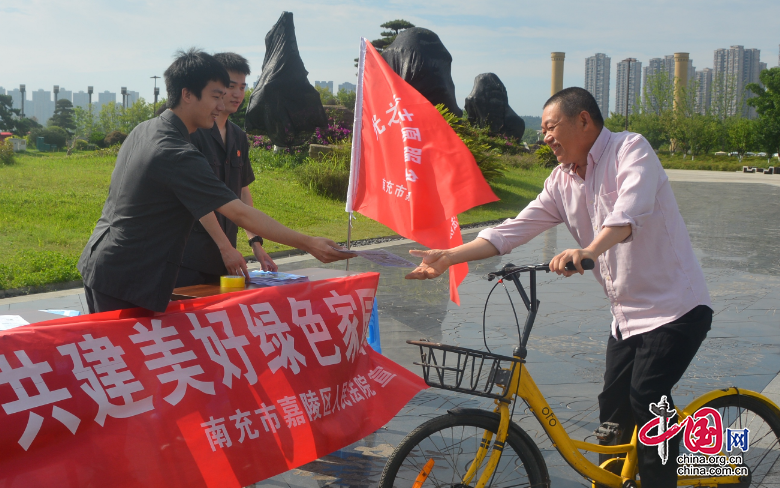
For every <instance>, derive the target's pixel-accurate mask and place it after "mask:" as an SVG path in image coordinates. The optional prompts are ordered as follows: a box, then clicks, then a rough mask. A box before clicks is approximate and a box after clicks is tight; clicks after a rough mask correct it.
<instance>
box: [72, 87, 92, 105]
mask: <svg viewBox="0 0 780 488" xmlns="http://www.w3.org/2000/svg"><path fill="white" fill-rule="evenodd" d="M73 106H74V107H81V108H83V109H84V110H89V93H87V92H85V91H83V90H82V91H79V92H77V93H74V94H73Z"/></svg>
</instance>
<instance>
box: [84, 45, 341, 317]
mask: <svg viewBox="0 0 780 488" xmlns="http://www.w3.org/2000/svg"><path fill="white" fill-rule="evenodd" d="M164 75H165V84H166V87H167V90H168V107H169V110H166V111H165V112H164V113H163V114H162V115H160V116H159V117H155V118H153V119H151V120H148V121H146V122H143V123H141V124H139V125H138V126H137V127H136V128H135V129H133V131H132V132H131V133H130V135H129V136H128V137H127V139H126V140H125V142H124V144H122V148H121V149H120V150H119V154H118V155H117V161H116V166H115V167H114V171H113V173H112V175H111V185H110V187H109V192H108V198H107V199H106V203H105V205H104V206H103V212H102V215H101V217H100V219H99V220H98V222H97V225H96V226H95V230H94V231H93V233H92V236H91V237H90V238H89V241H88V242H87V245H86V247H85V248H84V251H83V252H82V254H81V258H80V259H79V264H78V269H79V271H80V272H81V275H82V277H83V279H84V292H85V296H86V299H87V306H88V308H89V311H90V312H91V313H94V312H106V311H110V310H118V309H124V308H133V307H143V308H146V309H149V310H153V311H156V312H163V311H165V309H166V307H167V306H168V302H169V300H170V297H171V292H172V291H173V288H174V284H175V282H176V273H177V271H178V268H179V264H180V263H181V256H182V252H183V250H184V245H185V242H186V239H187V235H188V234H189V232H190V229H191V228H192V224H193V222H194V221H195V219H200V218H201V217H203V216H204V215H207V214H209V213H211V212H213V211H215V210H216V211H218V212H219V213H221V214H222V215H225V216H226V217H227V218H229V219H230V220H232V221H233V222H235V223H236V224H238V225H241V226H242V227H244V228H247V229H250V230H251V231H252V232H254V233H255V234H258V235H261V234H262V235H264V236H266V237H268V238H269V239H273V240H274V241H277V242H281V243H283V244H287V245H289V246H292V247H297V248H299V249H303V250H305V251H307V252H309V253H311V254H312V255H313V256H314V257H316V258H317V259H319V260H320V261H323V262H331V261H337V260H340V259H344V258H345V257H346V256H343V255H344V254H346V253H342V252H339V251H336V250H334V249H333V248H332V246H336V243H335V242H333V241H331V240H330V239H324V238H321V237H310V236H306V235H303V234H300V233H298V232H295V231H293V230H291V229H288V228H287V227H285V226H283V225H281V224H280V223H278V222H276V221H275V220H273V219H272V218H270V217H268V216H267V215H265V214H264V213H262V212H260V211H258V210H256V209H254V208H252V207H249V206H247V205H245V204H244V203H242V202H241V201H240V200H239V199H238V198H237V196H236V194H235V193H234V192H232V191H230V189H228V188H227V187H226V186H225V184H224V183H222V182H221V181H219V180H218V179H217V177H216V176H214V172H213V171H212V170H211V168H210V167H209V164H208V161H206V159H205V158H204V156H203V154H201V153H200V152H199V151H198V150H196V149H195V147H194V146H193V145H192V144H190V142H189V141H190V136H189V135H190V134H191V133H193V132H195V130H197V129H198V128H209V127H212V126H213V125H214V121H215V120H216V117H217V116H218V115H219V113H220V112H221V111H222V110H224V108H225V106H224V103H223V100H222V97H223V95H224V93H225V90H226V87H227V86H228V85H229V84H230V77H229V76H228V73H227V71H226V70H225V68H224V67H223V66H222V65H221V64H220V63H219V62H218V61H217V60H216V59H214V57H213V56H210V55H208V54H206V53H204V52H202V51H199V50H196V49H190V50H189V51H187V52H180V53H178V54H177V57H176V59H175V60H174V62H173V63H172V64H171V66H170V67H169V68H168V69H167V70H166V71H165V73H164ZM348 256H349V257H351V256H352V255H348Z"/></svg>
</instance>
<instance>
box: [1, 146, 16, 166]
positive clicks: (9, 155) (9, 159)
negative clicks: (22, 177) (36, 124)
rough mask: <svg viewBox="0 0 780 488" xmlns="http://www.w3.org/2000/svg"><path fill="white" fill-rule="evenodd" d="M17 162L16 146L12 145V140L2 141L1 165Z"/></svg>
mask: <svg viewBox="0 0 780 488" xmlns="http://www.w3.org/2000/svg"><path fill="white" fill-rule="evenodd" d="M15 162H16V160H15V159H14V147H13V146H12V145H11V141H3V142H0V166H2V165H6V164H14V163H15Z"/></svg>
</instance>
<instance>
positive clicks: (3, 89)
mask: <svg viewBox="0 0 780 488" xmlns="http://www.w3.org/2000/svg"><path fill="white" fill-rule="evenodd" d="M0 95H5V88H3V87H2V86H0Z"/></svg>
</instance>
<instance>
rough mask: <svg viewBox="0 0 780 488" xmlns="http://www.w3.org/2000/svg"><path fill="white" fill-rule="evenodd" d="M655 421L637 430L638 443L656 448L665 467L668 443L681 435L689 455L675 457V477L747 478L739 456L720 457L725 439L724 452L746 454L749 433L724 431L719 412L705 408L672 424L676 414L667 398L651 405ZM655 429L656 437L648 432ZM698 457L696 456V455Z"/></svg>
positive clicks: (745, 469)
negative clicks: (737, 450) (676, 465)
mask: <svg viewBox="0 0 780 488" xmlns="http://www.w3.org/2000/svg"><path fill="white" fill-rule="evenodd" d="M650 413H652V414H653V415H654V416H655V418H654V419H652V420H650V421H649V422H647V423H646V424H645V425H643V426H642V428H640V429H639V442H641V443H642V444H644V445H646V446H658V456H660V458H661V462H662V463H663V464H666V461H667V459H668V456H669V441H670V440H672V439H673V438H674V437H675V436H677V434H680V433H682V435H683V443H684V444H685V447H686V449H688V451H690V453H691V454H680V455H679V456H677V464H678V465H679V467H678V468H677V474H678V475H680V476H724V475H725V476H729V475H731V476H747V474H748V468H747V467H745V466H740V465H741V464H742V455H733V456H731V455H726V454H722V451H723V443H724V437H725V443H726V452H728V453H730V452H732V451H733V450H735V449H739V450H740V451H741V452H747V451H748V449H749V448H750V429H748V428H742V429H732V428H731V427H727V428H726V429H725V435H724V429H723V419H722V418H721V415H720V412H718V411H717V410H715V409H714V408H710V407H704V408H700V409H699V410H697V411H696V412H695V413H694V414H693V415H691V416H689V417H686V418H685V420H683V421H682V422H680V423H677V422H675V421H674V417H676V416H677V411H676V410H675V409H673V408H669V403H668V402H667V401H666V395H663V396H662V397H661V401H660V402H658V403H651V404H650ZM654 429H655V432H656V433H655V434H651V431H652V430H654ZM697 453H698V454H697Z"/></svg>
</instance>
